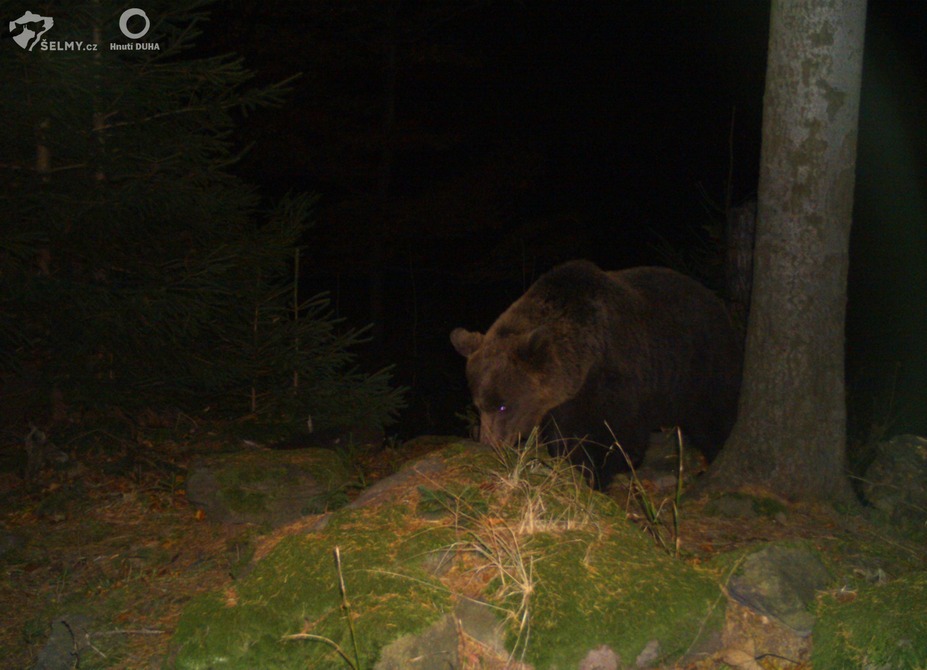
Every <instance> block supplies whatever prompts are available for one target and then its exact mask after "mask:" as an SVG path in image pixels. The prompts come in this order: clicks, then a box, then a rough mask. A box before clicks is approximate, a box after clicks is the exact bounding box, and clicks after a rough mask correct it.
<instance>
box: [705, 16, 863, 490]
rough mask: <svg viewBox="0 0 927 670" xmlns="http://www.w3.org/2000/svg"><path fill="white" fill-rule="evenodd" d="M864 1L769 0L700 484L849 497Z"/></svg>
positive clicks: (718, 487)
mask: <svg viewBox="0 0 927 670" xmlns="http://www.w3.org/2000/svg"><path fill="white" fill-rule="evenodd" d="M865 15H866V2H865V0H812V1H809V0H773V3H772V14H771V19H770V37H769V56H768V59H769V60H768V65H767V72H766V94H765V98H764V109H763V147H762V158H761V166H760V184H759V212H758V220H757V231H756V232H757V237H756V250H755V264H754V281H753V295H752V300H751V312H750V318H749V324H748V328H747V343H746V357H745V361H744V381H743V386H742V390H741V398H740V409H739V416H738V420H737V423H736V425H735V427H734V430H733V432H732V434H731V436H730V438H729V439H728V443H727V446H726V447H725V449H724V450H723V451H722V452H721V455H720V456H719V457H718V460H717V461H716V462H715V464H714V466H713V467H712V469H711V470H710V471H709V473H708V475H707V480H706V482H705V484H706V487H705V488H708V489H726V488H734V487H737V486H740V485H744V484H748V485H759V486H762V487H764V488H766V489H768V490H771V491H773V492H775V493H778V494H780V495H782V496H784V497H786V498H788V499H792V500H849V499H850V498H851V496H852V492H851V488H850V485H849V480H848V478H847V474H846V471H845V464H846V456H845V451H846V404H845V397H844V315H845V311H846V286H847V282H846V280H847V266H848V263H849V235H850V222H851V217H852V210H853V186H854V177H855V174H854V173H855V166H856V132H857V117H858V111H859V90H860V79H861V69H862V55H863V32H864V27H865Z"/></svg>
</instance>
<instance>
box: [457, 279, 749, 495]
mask: <svg viewBox="0 0 927 670" xmlns="http://www.w3.org/2000/svg"><path fill="white" fill-rule="evenodd" d="M451 343H452V344H453V345H454V348H455V349H457V351H458V352H459V353H460V354H462V355H463V356H466V358H467V380H468V382H469V385H470V391H471V393H472V395H473V402H474V404H475V405H476V407H477V409H478V410H479V413H480V440H481V441H483V442H486V443H490V444H492V443H496V444H506V445H507V444H510V443H514V442H516V441H517V440H518V439H520V438H524V437H527V436H528V434H529V433H530V432H531V430H532V429H533V428H534V427H535V426H540V427H541V431H542V432H541V435H542V438H543V439H544V440H545V441H546V442H547V443H548V448H549V450H550V451H551V453H553V454H562V453H569V454H570V457H571V459H572V461H573V462H574V463H575V464H576V465H580V466H582V467H584V468H585V469H586V470H587V473H588V475H589V476H590V478H591V483H592V484H593V486H595V487H596V488H599V489H603V488H605V487H606V486H607V485H608V483H609V481H610V480H611V478H612V477H613V476H614V474H615V472H617V471H618V470H619V469H621V470H624V469H627V464H626V460H625V457H624V455H623V454H622V453H621V450H623V451H624V453H625V454H627V456H628V458H629V459H630V460H631V462H632V463H633V464H634V465H635V466H636V465H637V464H639V463H640V461H641V460H642V458H643V455H644V451H645V449H646V447H647V443H648V438H649V435H650V433H651V431H654V430H658V429H659V428H661V427H673V426H679V427H681V428H682V430H683V432H684V433H685V435H686V437H687V444H693V445H695V446H696V447H698V448H699V449H701V450H702V451H703V453H704V454H705V455H706V457H707V458H708V459H709V460H710V459H711V458H713V457H714V456H715V454H716V453H717V451H718V449H720V448H721V446H722V444H723V443H724V440H725V439H726V438H727V436H728V433H729V432H730V430H731V427H732V425H733V423H734V419H735V416H736V412H737V397H738V393H739V390H740V374H741V351H740V344H739V343H740V338H739V337H738V335H737V332H736V331H735V328H734V327H733V325H732V323H731V320H730V318H729V316H728V314H727V311H726V310H725V307H724V305H723V303H722V302H721V300H719V299H718V298H717V297H716V296H715V295H714V294H713V293H712V292H711V291H709V290H708V289H707V288H705V287H704V286H702V285H701V284H699V283H698V282H696V281H695V280H693V279H690V278H688V277H686V276H685V275H682V274H680V273H678V272H674V271H673V270H669V269H666V268H657V267H640V268H632V269H629V270H623V271H620V272H603V271H602V270H600V269H599V268H598V267H596V266H595V265H594V264H592V263H590V262H588V261H571V262H569V263H565V264H563V265H560V266H558V267H556V268H554V269H553V270H551V271H550V272H548V273H547V274H545V275H543V276H542V277H541V278H540V279H538V280H537V281H536V282H535V283H534V285H532V286H531V288H529V289H528V291H527V293H525V294H524V295H523V296H522V297H521V298H519V299H518V300H516V301H515V302H514V303H513V304H512V305H511V306H510V307H509V308H508V309H507V310H506V311H505V312H503V314H502V316H500V317H499V318H498V319H497V320H496V322H495V323H494V324H493V325H492V327H491V328H490V329H489V331H488V332H487V333H486V334H485V335H483V334H482V333H475V332H469V331H466V330H464V329H462V328H457V329H455V330H454V331H453V332H452V333H451ZM616 441H617V443H618V444H619V445H620V446H621V450H619V449H618V448H617V447H616V445H615V442H616Z"/></svg>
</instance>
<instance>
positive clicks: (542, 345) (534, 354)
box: [515, 326, 552, 368]
mask: <svg viewBox="0 0 927 670" xmlns="http://www.w3.org/2000/svg"><path fill="white" fill-rule="evenodd" d="M519 339H520V342H519V343H518V348H517V349H516V351H515V353H516V355H517V356H518V357H519V358H520V359H521V360H523V361H525V362H526V363H530V364H531V365H533V366H535V367H539V368H540V367H544V366H545V365H546V364H547V363H549V362H550V358H551V351H550V349H551V344H552V342H551V335H550V328H548V327H547V326H538V327H537V328H535V329H534V330H532V331H531V332H530V333H528V334H527V335H522V336H521V338H519Z"/></svg>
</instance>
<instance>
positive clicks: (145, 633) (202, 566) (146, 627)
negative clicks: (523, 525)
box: [0, 433, 925, 670]
mask: <svg viewBox="0 0 927 670" xmlns="http://www.w3.org/2000/svg"><path fill="white" fill-rule="evenodd" d="M221 443H222V438H220V437H219V436H218V435H216V434H212V435H211V434H208V433H206V434H202V433H201V434H200V435H199V436H198V437H197V438H196V439H195V440H183V441H171V440H165V441H158V442H157V443H156V444H154V443H150V442H146V441H145V440H137V441H136V442H135V443H134V444H132V445H128V444H126V445H124V446H123V448H122V449H116V450H113V449H111V448H107V449H104V448H102V447H101V448H99V449H96V450H94V449H82V450H81V451H80V453H71V454H70V458H69V463H68V465H67V467H62V468H61V469H54V468H46V469H44V470H42V471H41V472H39V473H38V475H37V476H35V477H34V478H33V480H32V481H31V482H29V484H28V485H26V483H24V481H23V478H22V476H21V474H20V473H19V472H17V471H15V468H9V467H5V466H8V465H9V464H10V463H13V462H14V460H15V459H14V460H11V459H8V458H2V457H0V566H2V567H3V571H4V572H3V575H2V579H0V669H3V670H5V669H10V670H24V669H27V668H32V667H33V666H34V665H35V663H36V661H37V659H38V657H39V654H40V650H41V649H42V648H43V646H44V645H45V644H46V641H47V640H48V638H49V631H50V628H51V625H52V624H53V623H54V622H55V621H58V620H60V619H61V618H62V617H68V618H69V620H74V617H79V619H78V620H80V621H84V622H86V630H87V631H92V632H89V634H88V635H89V638H90V639H89V644H90V651H89V652H86V651H85V652H84V653H83V654H82V655H81V660H80V666H79V667H80V668H81V669H82V670H87V669H88V668H130V669H149V668H161V667H163V665H164V663H165V660H166V654H167V653H168V647H169V641H170V639H171V635H172V633H173V631H174V629H175V627H176V625H177V622H178V620H179V617H180V614H181V612H182V610H183V608H184V606H185V605H186V604H187V603H188V602H189V600H190V599H191V598H193V597H194V596H196V595H197V594H200V593H204V592H208V591H221V590H224V589H226V588H227V587H228V586H229V585H230V584H231V583H232V581H233V580H234V579H235V576H236V574H238V573H239V572H240V571H241V570H243V569H244V568H245V567H246V566H247V565H248V564H249V562H250V561H251V558H252V557H253V556H254V554H255V552H256V551H257V552H259V551H260V545H261V542H262V538H263V537H264V535H266V533H267V529H257V528H253V527H242V526H223V525H218V524H213V523H210V522H209V521H208V520H206V519H205V518H203V515H202V513H201V512H199V511H198V510H197V509H195V508H194V507H193V506H192V505H191V504H190V503H189V502H188V501H187V499H186V497H185V495H184V490H183V476H184V473H185V471H186V467H187V465H188V464H189V462H190V460H191V458H192V457H193V455H194V454H200V453H208V452H210V451H215V450H217V449H220V448H221V447H222V444H221ZM8 453H9V450H0V454H8ZM423 453H424V452H423V451H422V450H421V449H418V450H417V451H409V450H405V449H403V447H402V446H401V445H400V446H399V447H395V448H394V447H387V448H383V449H380V450H378V451H377V452H376V453H366V454H353V455H352V457H353V458H354V459H355V466H356V467H357V469H358V473H359V477H360V478H361V481H362V483H363V484H365V485H369V484H371V483H373V482H374V481H376V480H378V479H381V478H382V477H384V476H387V475H389V474H391V473H392V472H395V471H396V470H397V468H398V467H399V466H400V465H401V464H402V463H404V462H406V461H408V460H412V459H417V458H419V457H421V456H422V455H423ZM641 485H642V486H643V487H644V489H645V490H647V492H648V495H649V496H650V497H651V499H652V500H653V502H654V503H655V506H656V508H658V509H661V510H662V511H661V512H660V516H661V518H659V519H658V520H657V522H655V523H651V522H649V521H648V520H647V519H646V515H645V514H644V513H643V512H642V511H641V509H640V507H639V498H637V497H635V496H633V495H629V489H628V488H627V486H621V485H618V486H616V487H613V488H612V489H611V490H610V494H611V495H612V496H614V497H615V499H616V500H618V501H619V503H621V504H623V505H626V506H627V509H628V514H629V517H630V518H632V519H634V520H635V522H637V523H638V524H640V525H642V526H644V527H645V529H646V530H648V531H649V532H651V533H652V534H655V535H657V534H658V535H660V536H661V537H662V542H663V543H664V544H666V545H667V546H668V547H669V548H670V550H673V548H674V544H675V537H674V535H673V524H672V523H671V516H672V514H671V511H670V510H671V508H672V498H673V496H674V490H673V487H668V488H669V490H665V489H663V490H661V488H660V483H659V481H651V480H648V479H645V478H642V480H641ZM359 488H360V487H359ZM661 504H662V508H660V505H661ZM777 505H781V508H778V507H776V508H775V509H773V510H772V511H771V512H770V513H769V514H758V515H757V514H746V515H742V516H736V515H734V516H731V515H718V514H715V513H708V512H707V511H706V508H705V505H704V503H701V502H691V503H688V502H687V503H685V504H684V505H683V507H682V508H681V511H680V514H679V518H678V528H679V549H680V554H681V555H682V556H683V560H686V561H690V562H692V563H699V562H702V561H705V560H708V559H710V558H711V557H712V556H713V555H715V554H718V553H721V552H729V551H731V550H734V549H736V548H738V547H743V546H746V545H753V544H758V543H763V542H769V541H774V540H783V539H789V540H792V539H802V540H808V541H810V543H811V544H813V545H815V546H819V547H821V548H826V546H828V545H830V546H833V543H834V542H835V541H837V540H840V539H841V538H846V537H847V536H853V537H854V538H856V539H857V541H858V542H860V543H865V544H867V545H871V544H873V543H885V544H886V545H889V544H891V545H892V546H893V547H894V548H895V549H896V551H895V552H894V553H893V555H895V556H900V559H895V560H901V561H902V562H904V561H905V560H908V559H906V558H905V557H909V560H910V562H911V563H912V564H919V565H920V566H921V569H923V556H924V555H925V548H924V547H923V546H921V547H917V546H915V545H911V544H907V543H905V542H904V541H902V540H898V539H897V538H889V537H886V536H884V535H883V534H882V533H881V532H880V531H879V530H877V529H875V528H874V527H873V526H871V525H869V524H867V523H865V522H863V521H861V520H860V519H859V518H858V517H848V516H847V515H840V514H837V513H835V512H834V511H833V510H830V509H829V508H819V507H805V506H794V505H786V503H784V502H780V503H777ZM774 507H775V506H774ZM786 509H787V514H786V513H783V512H782V510H786ZM777 510H778V511H777ZM854 518H855V519H856V520H853V519H854ZM887 569H888V570H891V569H892V568H891V567H889V568H887ZM899 569H901V568H899ZM760 624H762V621H759V622H758V625H760ZM729 625H733V624H730V623H729ZM806 652H807V650H806V649H798V650H796V652H795V653H796V654H798V655H800V656H804V655H806ZM756 663H757V664H756V665H755V666H751V667H757V668H765V669H769V668H780V667H789V668H808V667H810V665H808V664H807V662H806V660H804V659H803V658H793V659H787V660H786V661H783V660H781V659H763V660H759V661H757V662H756ZM783 663H784V664H783ZM692 667H695V666H692ZM698 667H699V669H700V670H701V669H702V668H705V667H708V666H705V665H700V666H698ZM712 667H725V666H723V665H717V664H716V665H714V666H712Z"/></svg>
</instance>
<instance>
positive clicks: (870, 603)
mask: <svg viewBox="0 0 927 670" xmlns="http://www.w3.org/2000/svg"><path fill="white" fill-rule="evenodd" d="M817 614H818V623H817V625H816V626H815V628H814V652H813V654H812V662H813V664H814V668H815V670H853V669H856V668H892V670H908V669H910V670H923V669H924V668H927V572H917V573H912V574H909V575H905V576H903V577H899V578H897V579H895V580H893V581H891V582H888V583H885V584H865V585H862V586H860V587H859V589H858V590H857V591H856V592H855V593H853V592H848V593H837V594H833V595H829V596H826V597H824V598H822V599H821V601H820V604H819V606H818V612H817Z"/></svg>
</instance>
